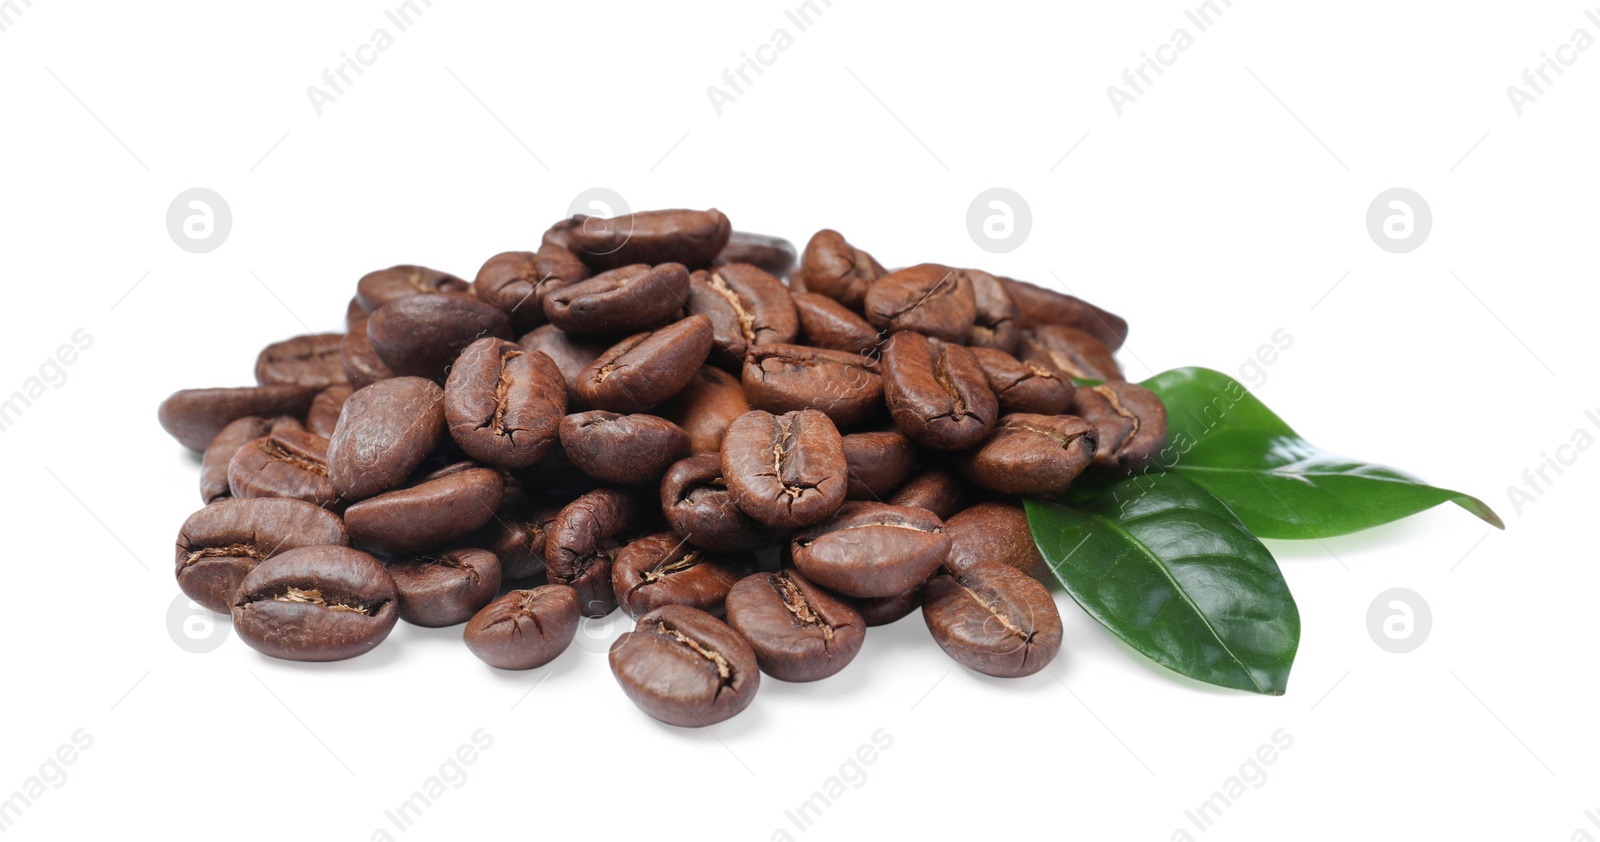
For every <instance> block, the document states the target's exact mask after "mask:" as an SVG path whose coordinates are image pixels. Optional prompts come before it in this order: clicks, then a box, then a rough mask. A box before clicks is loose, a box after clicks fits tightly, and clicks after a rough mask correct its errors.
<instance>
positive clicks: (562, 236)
mask: <svg viewBox="0 0 1600 842" xmlns="http://www.w3.org/2000/svg"><path fill="white" fill-rule="evenodd" d="M590 218H591V217H587V216H583V215H581V214H580V215H578V216H575V217H572V218H570V219H563V220H560V221H558V222H557V223H556V224H554V225H552V226H550V227H549V228H546V229H545V232H544V235H543V236H542V237H540V238H539V243H540V245H544V246H556V247H558V248H564V249H566V250H567V251H572V229H573V228H576V227H577V226H578V223H579V222H580V221H582V220H585V219H590Z"/></svg>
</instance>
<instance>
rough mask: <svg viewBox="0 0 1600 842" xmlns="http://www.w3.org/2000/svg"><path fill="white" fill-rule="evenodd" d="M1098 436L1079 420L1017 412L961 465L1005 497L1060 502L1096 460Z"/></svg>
mask: <svg viewBox="0 0 1600 842" xmlns="http://www.w3.org/2000/svg"><path fill="white" fill-rule="evenodd" d="M1098 441H1099V433H1098V432H1096V430H1095V427H1094V425H1093V424H1091V423H1089V422H1088V421H1085V420H1083V419H1082V418H1079V417H1078V416H1076V415H1030V414H1028V413H1025V412H1015V413H1012V414H1010V415H1006V416H1002V417H1001V419H1000V423H999V424H997V425H995V430H994V432H993V433H991V434H990V435H989V438H988V439H986V440H985V441H984V443H983V445H982V446H980V447H979V448H978V449H977V450H973V451H970V452H968V453H964V454H962V455H961V457H960V459H959V460H958V461H957V464H958V465H959V467H960V468H961V473H962V474H963V475H964V476H966V478H967V479H970V480H972V481H973V482H975V483H977V484H978V485H981V486H983V487H984V488H987V489H989V490H990V491H998V492H1000V493H1001V494H1016V495H1018V496H1022V497H1043V498H1046V499H1050V498H1054V497H1058V496H1060V495H1061V493H1062V492H1064V491H1066V490H1067V486H1068V485H1070V484H1071V483H1072V481H1073V480H1074V479H1076V478H1077V476H1078V474H1081V473H1083V469H1084V468H1087V467H1088V466H1089V463H1090V462H1091V461H1093V460H1094V454H1095V448H1096V446H1097V444H1098Z"/></svg>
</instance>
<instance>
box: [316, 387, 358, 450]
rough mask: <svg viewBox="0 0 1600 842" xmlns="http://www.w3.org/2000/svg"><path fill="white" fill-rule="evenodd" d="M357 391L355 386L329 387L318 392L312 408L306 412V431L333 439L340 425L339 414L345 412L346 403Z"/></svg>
mask: <svg viewBox="0 0 1600 842" xmlns="http://www.w3.org/2000/svg"><path fill="white" fill-rule="evenodd" d="M355 391H356V390H355V387H354V386H350V385H343V386H329V387H328V388H326V389H323V390H322V391H320V392H318V393H317V396H316V397H315V398H312V399H311V408H310V409H308V410H306V429H307V430H309V431H311V432H313V433H316V434H317V435H319V436H322V437H323V438H332V437H333V430H334V428H335V427H337V426H338V425H339V413H340V412H341V411H343V410H344V402H345V401H347V400H349V399H350V396H351V395H352V394H355Z"/></svg>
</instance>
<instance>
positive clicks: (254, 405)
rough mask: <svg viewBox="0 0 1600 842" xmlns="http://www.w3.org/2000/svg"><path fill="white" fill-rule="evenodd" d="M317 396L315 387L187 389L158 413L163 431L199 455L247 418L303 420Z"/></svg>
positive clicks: (173, 397)
mask: <svg viewBox="0 0 1600 842" xmlns="http://www.w3.org/2000/svg"><path fill="white" fill-rule="evenodd" d="M316 396H317V389H316V388H315V387H313V386H246V387H244V388H240V389H184V390H182V391H178V392H173V393H172V395H171V396H169V397H168V398H167V399H166V400H164V401H162V402H161V407H160V408H159V409H158V410H157V411H156V418H157V420H159V421H160V422H161V428H162V429H163V430H166V431H167V433H168V434H169V435H171V436H172V437H173V438H175V439H177V440H178V443H179V444H182V445H183V446H184V447H187V448H189V449H190V450H193V451H195V452H196V453H203V452H205V449H206V445H209V444H211V440H212V439H214V438H216V436H217V433H219V432H221V431H222V428H223V427H226V426H228V424H230V423H232V422H233V421H235V420H237V419H240V418H243V417H245V416H247V415H254V416H258V417H261V418H272V417H275V416H278V415H288V416H290V417H293V418H304V417H305V414H306V410H307V409H308V408H309V407H310V406H311V399H312V398H314V397H316Z"/></svg>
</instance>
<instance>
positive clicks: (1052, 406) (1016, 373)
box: [971, 348, 1073, 415]
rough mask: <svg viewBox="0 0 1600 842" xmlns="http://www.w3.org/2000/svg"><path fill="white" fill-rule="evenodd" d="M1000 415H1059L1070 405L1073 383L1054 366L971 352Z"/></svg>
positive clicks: (982, 351) (999, 353)
mask: <svg viewBox="0 0 1600 842" xmlns="http://www.w3.org/2000/svg"><path fill="white" fill-rule="evenodd" d="M971 351H972V355H973V356H974V357H976V358H977V359H978V366H979V367H981V368H982V369H983V374H984V377H985V378H987V379H988V381H989V390H990V391H992V392H994V396H995V398H996V399H998V400H999V402H1000V411H1001V412H1002V413H1012V412H1029V413H1033V414H1035V415H1061V414H1063V413H1065V412H1066V411H1067V405H1068V404H1070V403H1071V402H1072V388H1073V387H1072V381H1071V380H1070V379H1068V378H1067V377H1065V376H1063V375H1062V374H1061V372H1059V371H1057V370H1056V367H1055V366H1053V365H1047V364H1042V363H1038V362H1026V363H1025V362H1023V361H1021V360H1019V359H1017V358H1016V357H1013V356H1011V355H1010V354H1008V353H1006V352H1004V351H997V350H995V349H993V348H972V349H971Z"/></svg>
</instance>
